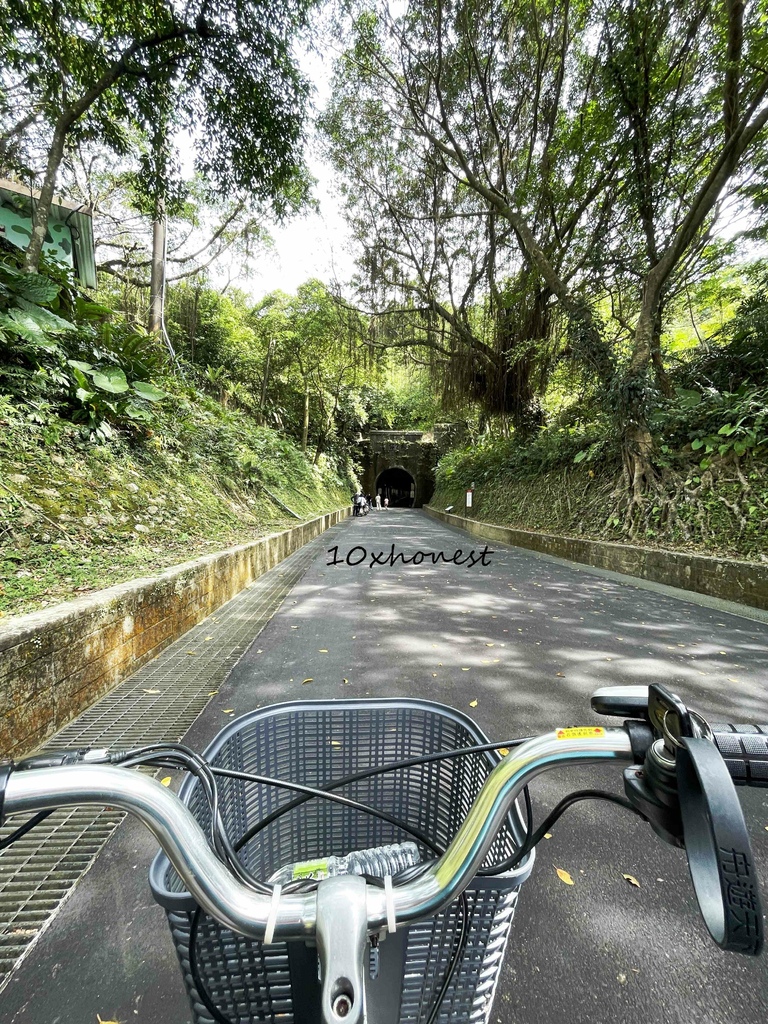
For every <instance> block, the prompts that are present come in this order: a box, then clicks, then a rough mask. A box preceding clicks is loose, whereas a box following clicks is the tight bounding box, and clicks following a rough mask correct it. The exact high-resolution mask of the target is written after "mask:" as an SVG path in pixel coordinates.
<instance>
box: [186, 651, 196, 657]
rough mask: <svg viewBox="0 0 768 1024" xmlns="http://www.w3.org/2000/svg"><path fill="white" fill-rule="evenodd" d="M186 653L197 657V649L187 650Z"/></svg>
mask: <svg viewBox="0 0 768 1024" xmlns="http://www.w3.org/2000/svg"><path fill="white" fill-rule="evenodd" d="M187 654H192V655H193V656H195V657H197V651H187Z"/></svg>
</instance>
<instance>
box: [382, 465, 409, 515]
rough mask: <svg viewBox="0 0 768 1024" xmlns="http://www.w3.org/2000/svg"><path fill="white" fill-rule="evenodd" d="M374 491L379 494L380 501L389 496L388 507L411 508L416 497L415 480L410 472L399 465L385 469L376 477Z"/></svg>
mask: <svg viewBox="0 0 768 1024" xmlns="http://www.w3.org/2000/svg"><path fill="white" fill-rule="evenodd" d="M376 493H377V494H380V495H381V503H382V505H383V504H384V499H385V498H389V507H390V508H412V507H413V501H414V498H415V497H416V481H415V480H414V479H413V477H412V476H411V474H410V473H408V472H407V471H406V470H404V469H400V468H399V467H395V468H394V469H385V470H384V472H383V473H379V475H378V477H377V478H376Z"/></svg>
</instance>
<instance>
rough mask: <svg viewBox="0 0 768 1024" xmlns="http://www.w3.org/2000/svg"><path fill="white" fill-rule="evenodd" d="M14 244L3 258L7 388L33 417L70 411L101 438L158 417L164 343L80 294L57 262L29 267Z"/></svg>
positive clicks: (2, 365) (1, 377)
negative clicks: (156, 375) (155, 375)
mask: <svg viewBox="0 0 768 1024" xmlns="http://www.w3.org/2000/svg"><path fill="white" fill-rule="evenodd" d="M8 249H9V250H10V251H6V252H5V254H4V255H3V257H2V259H0V383H2V385H3V387H4V389H5V391H6V392H7V393H8V395H9V396H11V397H13V398H15V399H16V401H17V403H18V405H19V408H20V409H22V410H24V411H25V412H26V415H27V416H29V417H32V418H33V419H38V420H42V421H43V422H45V421H46V419H47V418H50V416H51V415H52V414H53V413H57V414H59V415H62V416H64V417H71V418H72V420H73V421H75V422H77V423H81V424H83V427H84V429H85V431H86V433H87V434H88V435H89V436H91V437H92V438H93V439H97V440H105V439H107V438H109V437H111V436H112V433H113V428H114V427H123V426H129V425H133V426H139V425H148V424H151V423H152V419H153V414H152V410H153V407H154V405H155V404H156V403H157V402H159V401H161V400H162V399H163V397H164V392H163V391H162V390H161V389H159V388H157V387H156V386H155V385H154V384H153V383H152V382H151V381H150V380H147V379H146V377H147V376H149V375H151V373H152V372H153V371H156V370H157V369H158V368H159V365H160V360H159V358H158V355H157V353H156V351H155V353H153V348H156V344H157V343H156V342H155V341H153V339H151V338H149V337H148V336H147V335H146V334H145V333H144V332H142V331H140V330H138V329H136V328H131V327H129V326H128V325H127V324H126V323H125V322H124V321H121V320H120V318H118V317H115V316H113V314H112V312H111V310H109V309H107V308H106V307H105V306H102V305H100V304H99V303H96V302H92V301H91V300H89V299H86V298H84V297H83V296H82V295H79V294H78V293H77V291H76V289H75V287H74V285H73V284H72V282H71V281H70V280H69V279H68V277H67V274H66V273H65V272H64V271H62V270H61V269H60V268H58V267H57V266H55V265H50V266H48V267H47V268H46V269H47V270H48V272H49V273H48V275H44V274H28V273H25V272H24V271H23V270H22V269H21V268H20V266H19V252H18V250H16V249H13V248H11V247H8ZM49 275H50V276H49Z"/></svg>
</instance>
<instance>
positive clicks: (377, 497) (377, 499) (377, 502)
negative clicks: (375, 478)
mask: <svg viewBox="0 0 768 1024" xmlns="http://www.w3.org/2000/svg"><path fill="white" fill-rule="evenodd" d="M376 508H379V509H380V508H381V491H378V492H377V493H376Z"/></svg>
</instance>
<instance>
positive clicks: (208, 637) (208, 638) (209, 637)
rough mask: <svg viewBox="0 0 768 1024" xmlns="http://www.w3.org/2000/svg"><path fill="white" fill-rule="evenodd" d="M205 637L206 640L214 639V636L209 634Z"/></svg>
mask: <svg viewBox="0 0 768 1024" xmlns="http://www.w3.org/2000/svg"><path fill="white" fill-rule="evenodd" d="M205 639H206V640H213V637H212V636H207V637H206V638H205Z"/></svg>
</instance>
